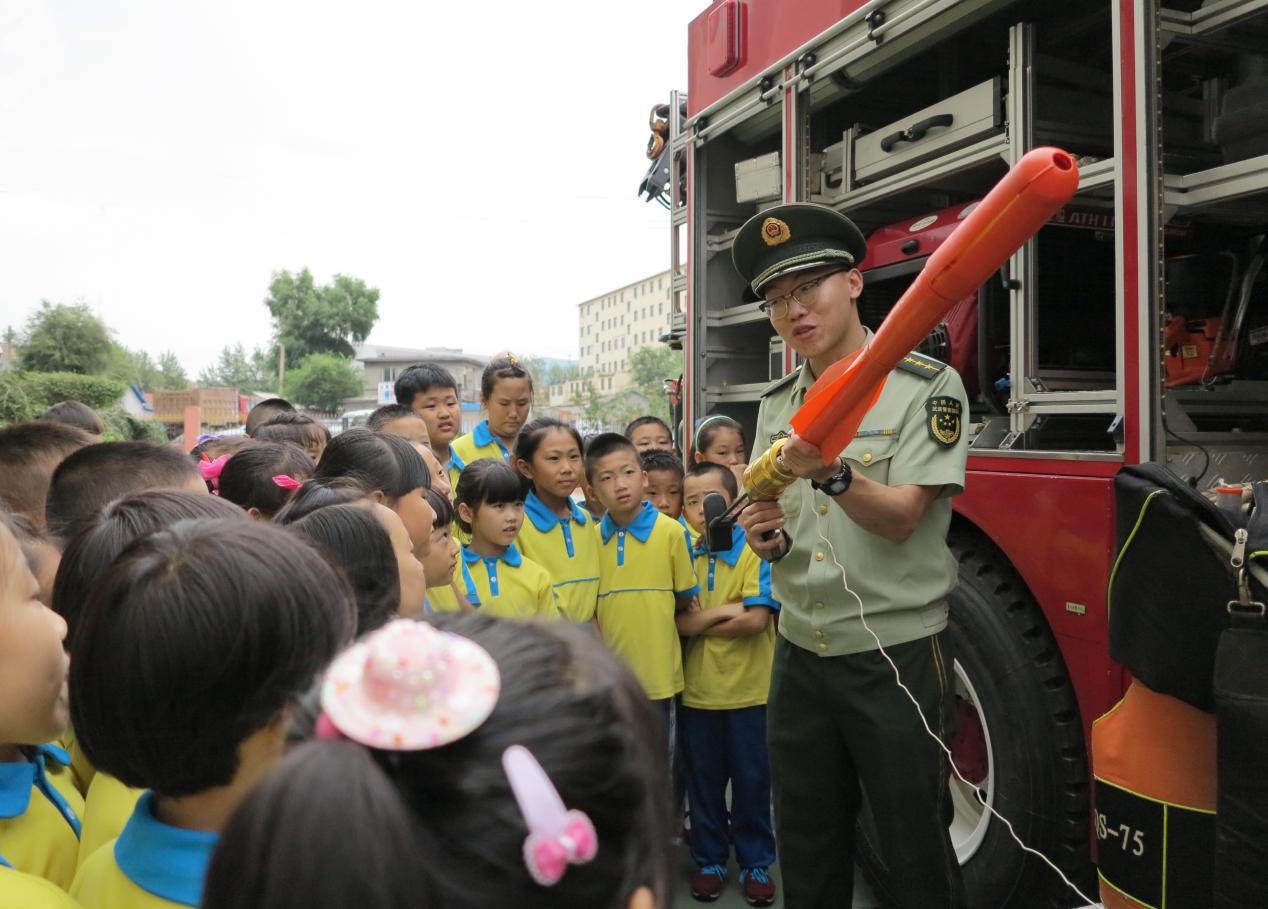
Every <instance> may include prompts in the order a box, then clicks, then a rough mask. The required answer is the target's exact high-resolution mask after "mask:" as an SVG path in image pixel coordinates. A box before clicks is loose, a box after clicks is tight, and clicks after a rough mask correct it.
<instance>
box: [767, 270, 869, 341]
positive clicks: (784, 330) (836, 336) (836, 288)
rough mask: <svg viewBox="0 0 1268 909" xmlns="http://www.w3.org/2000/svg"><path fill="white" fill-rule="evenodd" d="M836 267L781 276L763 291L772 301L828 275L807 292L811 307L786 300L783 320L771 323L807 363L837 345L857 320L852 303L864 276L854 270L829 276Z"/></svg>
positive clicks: (857, 295)
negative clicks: (786, 308) (786, 309)
mask: <svg viewBox="0 0 1268 909" xmlns="http://www.w3.org/2000/svg"><path fill="white" fill-rule="evenodd" d="M836 267H839V266H825V267H823V268H814V269H809V270H807V271H798V272H793V273H792V274H790V275H782V276H781V277H779V278H776V279H775V280H774V281H772V282H771V283H770V284H768V285H766V287H765V288H763V289H762V296H763V297H764V298H766V299H767V300H775V299H777V298H779V297H783V296H785V295H787V294H790V293H792V292H793V291H794V290H796V289H797V288H799V287H801V286H802V285H804V284H806V283H807V282H810V281H814V280H815V279H816V278H819V277H822V276H824V275H828V277H827V278H825V279H824V280H823V282H822V283H820V284H819V285H818V287H816V288H815V289H814V290H813V291H811V292H810V296H811V297H813V300H812V302H811V304H810V306H805V305H803V304H802V303H799V302H797V301H796V300H789V301H788V312H787V313H786V314H785V315H784V316H783V317H782V318H779V319H772V320H771V325H772V326H774V328H775V331H777V332H779V336H780V337H781V338H783V339H784V341H785V342H786V343H787V344H788V345H789V346H790V347H792V349H793V350H795V351H796V352H797V353H799V354H801V356H803V357H805V358H806V359H807V360H814V359H817V358H819V357H821V356H822V355H823V354H825V353H826V352H828V351H830V350H832V349H833V348H834V347H836V346H837V345H839V344H840V343H841V342H842V341H843V340H845V337H846V335H847V334H848V333H849V331H850V328H851V326H852V325H853V324H854V322H855V321H857V319H858V312H857V309H856V304H855V301H856V300H858V298H859V294H861V293H862V292H863V276H862V275H861V274H859V272H858V270H857V269H854V270H851V271H848V272H837V273H836V274H832V271H833V269H834V268H836Z"/></svg>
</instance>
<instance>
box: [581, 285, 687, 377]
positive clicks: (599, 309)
mask: <svg viewBox="0 0 1268 909" xmlns="http://www.w3.org/2000/svg"><path fill="white" fill-rule="evenodd" d="M577 309H578V314H579V323H580V345H581V375H582V376H583V377H585V378H589V379H591V380H592V381H593V382H594V387H595V389H596V390H597V391H598V392H599V394H601V395H605V396H606V395H610V394H613V393H614V392H618V391H621V390H622V389H624V388H627V387H628V386H629V384H630V354H632V353H633V352H634V351H636V350H638V349H639V348H640V347H648V346H650V345H653V344H658V343H660V338H661V336H662V335H664V334H666V333H668V331H669V317H670V303H669V272H668V271H663V272H660V273H658V274H655V275H652V276H651V277H650V278H644V279H643V280H641V281H636V282H635V283H633V284H627V285H626V286H625V287H619V288H617V289H616V290H613V291H609V292H608V293H606V294H603V295H602V296H599V297H595V298H594V299H592V300H586V301H585V302H584V303H582V304H580V306H578V307H577Z"/></svg>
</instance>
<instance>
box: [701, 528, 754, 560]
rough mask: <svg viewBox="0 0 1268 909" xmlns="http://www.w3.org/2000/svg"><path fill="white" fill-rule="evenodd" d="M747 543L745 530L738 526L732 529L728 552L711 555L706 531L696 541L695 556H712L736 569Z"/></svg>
mask: <svg viewBox="0 0 1268 909" xmlns="http://www.w3.org/2000/svg"><path fill="white" fill-rule="evenodd" d="M745 542H746V541H745V538H744V529H743V528H742V527H739V526H738V525H737V526H735V527H732V528H731V548H730V549H728V550H726V551H725V552H714V553H710V552H709V532H708V530H707V529H706V531H705V532H704V533H702V534H700V537H699V538H698V539H697V540H696V549H695V553H694V555H698V556H702V555H712V556H714V557H715V558H718V559H721V560H722V561H723V562H726V563H727V564H728V565H730V566H731V567H732V568H734V567H735V566H736V564H737V563H738V562H739V561H740V556H742V555H744V544H745Z"/></svg>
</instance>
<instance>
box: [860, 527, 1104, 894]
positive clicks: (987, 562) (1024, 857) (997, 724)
mask: <svg viewBox="0 0 1268 909" xmlns="http://www.w3.org/2000/svg"><path fill="white" fill-rule="evenodd" d="M948 542H949V543H950V546H951V551H952V552H953V553H954V554H955V557H956V559H957V560H958V561H959V563H960V584H959V587H957V588H956V590H955V592H954V593H953V594H952V595H951V596H950V598H949V599H950V604H951V618H950V624H949V625H948V628H947V637H948V638H949V641H948V643H949V645H950V648H951V650H952V651H953V653H954V655H955V659H956V662H957V663H958V664H959V665H960V668H961V669H962V670H963V671H964V674H965V676H966V677H967V678H968V680H969V682H970V683H971V684H972V686H973V688H974V690H975V691H976V693H977V696H978V699H979V704H980V709H981V711H982V714H983V718H984V720H985V724H986V726H987V728H988V729H989V730H990V732H991V750H992V752H993V754H992V758H993V761H994V783H995V797H994V808H995V810H996V811H998V812H999V813H1000V814H1002V815H1003V816H1004V817H1006V818H1008V819H1009V821H1011V822H1012V824H1013V827H1014V829H1015V830H1016V831H1017V835H1018V836H1020V837H1021V839H1022V841H1023V842H1024V843H1026V845H1027V846H1029V847H1031V848H1032V849H1037V850H1038V851H1040V852H1042V853H1043V854H1044V855H1046V856H1047V857H1048V858H1049V859H1051V860H1052V861H1053V862H1054V863H1055V864H1056V865H1057V867H1059V868H1061V870H1062V871H1063V872H1064V873H1065V874H1066V876H1067V877H1069V878H1070V879H1071V880H1072V881H1074V882H1075V883H1076V884H1078V885H1079V887H1080V888H1082V889H1083V892H1085V893H1089V894H1092V893H1094V892H1095V891H1094V889H1093V887H1094V885H1093V881H1094V876H1093V871H1092V864H1091V857H1090V842H1089V835H1090V823H1089V817H1090V807H1089V789H1088V765H1087V748H1086V744H1085V742H1084V736H1083V723H1082V720H1081V718H1080V715H1079V709H1078V704H1077V702H1076V700H1075V696H1074V689H1073V688H1072V687H1071V685H1070V679H1069V676H1068V674H1067V672H1066V668H1065V662H1064V660H1062V658H1061V652H1060V651H1059V650H1058V649H1057V645H1056V641H1055V640H1054V639H1053V637H1052V633H1051V631H1050V630H1049V628H1048V623H1047V621H1046V620H1045V619H1044V616H1043V613H1042V611H1041V610H1040V609H1039V605H1038V603H1036V602H1035V600H1034V598H1033V597H1032V596H1031V595H1030V592H1029V591H1028V590H1027V589H1026V586H1025V584H1024V583H1023V582H1022V580H1021V578H1020V577H1018V575H1017V573H1016V572H1015V571H1013V569H1012V567H1011V566H1010V565H1009V564H1008V561H1007V559H1005V558H1004V556H1003V554H1002V553H1000V551H999V550H998V549H997V548H996V547H995V546H993V545H992V544H991V543H990V542H989V541H988V540H987V539H986V538H985V537H984V536H983V535H982V534H980V533H978V532H977V531H973V530H967V529H953V530H952V532H951V536H950V539H949V541H948ZM913 709H914V708H913ZM870 829H871V819H870V817H868V816H867V814H866V811H865V812H864V815H863V816H862V818H861V819H860V822H859V836H858V840H857V842H858V846H857V852H858V862H859V865H860V867H861V868H862V869H863V872H864V874H865V875H866V877H867V879H868V881H869V882H870V883H871V884H872V887H873V889H874V890H875V891H876V894H877V896H879V897H880V898H881V899H890V900H892V896H891V893H892V891H891V890H890V888H889V886H888V882H887V878H888V874H887V871H886V868H885V862H884V859H883V858H882V857H881V855H880V854H879V853H878V852H877V850H876V847H875V845H874V843H875V839H874V837H871V836H870ZM962 867H963V869H964V883H965V889H966V891H967V895H968V906H969V907H971V909H1041V907H1042V909H1055V907H1068V906H1076V905H1083V903H1082V901H1081V900H1079V898H1078V897H1077V896H1076V895H1075V894H1074V893H1073V891H1071V890H1069V888H1067V887H1066V886H1065V885H1064V884H1063V883H1062V882H1061V879H1060V878H1059V877H1058V876H1057V875H1056V874H1055V873H1054V872H1053V871H1052V870H1051V869H1050V868H1048V867H1047V866H1046V865H1045V864H1044V863H1043V862H1041V861H1040V860H1039V859H1037V858H1035V857H1034V856H1032V855H1028V854H1026V853H1024V852H1022V850H1021V849H1020V848H1019V847H1018V846H1017V844H1016V843H1015V842H1014V841H1013V839H1012V837H1010V836H1009V834H1008V830H1007V829H1006V828H1005V827H1004V825H1003V824H1002V823H1000V822H999V821H998V820H991V821H990V823H989V825H988V827H987V828H986V831H985V836H984V837H983V839H982V840H981V843H980V845H978V847H977V849H976V850H975V851H974V852H973V854H972V855H971V856H969V858H968V860H967V861H965V862H963V863H962Z"/></svg>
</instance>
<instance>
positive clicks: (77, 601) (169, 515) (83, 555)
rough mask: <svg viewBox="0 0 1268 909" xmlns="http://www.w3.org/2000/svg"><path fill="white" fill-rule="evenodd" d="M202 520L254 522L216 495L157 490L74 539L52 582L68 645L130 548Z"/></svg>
mask: <svg viewBox="0 0 1268 909" xmlns="http://www.w3.org/2000/svg"><path fill="white" fill-rule="evenodd" d="M199 519H213V520H226V521H244V522H245V521H248V520H250V519H249V518H248V517H247V515H246V512H244V511H243V510H242V509H241V508H239V507H238V506H236V505H234V504H232V503H230V502H225V501H222V500H221V499H218V498H216V497H215V496H206V495H202V494H201V493H197V492H186V491H184V490H181V489H154V490H150V491H149V492H139V493H137V494H135V495H131V496H128V497H126V498H123V499H116V500H115V501H113V502H111V503H110V504H109V505H107V506H106V507H105V508H103V509H102V510H101V513H100V514H98V515H96V516H95V517H94V518H93V519H92V520H91V521H89V522H88V524H87V525H86V526H85V527H84V528H82V529H81V530H80V531H79V533H77V534H75V536H73V537H72V538H71V540H70V542H69V543H68V544H67V545H66V551H65V552H64V553H63V555H62V561H61V564H60V565H58V567H57V579H56V580H55V581H54V582H53V609H54V611H55V612H57V613H58V614H59V615H60V616H61V617H62V618H63V619H65V620H66V627H67V631H66V642H67V645H68V646H69V645H70V642H71V641H73V640H74V636H75V631H76V629H77V628H78V626H79V615H80V612H81V611H82V610H83V607H84V603H85V602H86V601H87V600H88V597H89V595H90V594H91V593H92V592H93V590H95V589H96V588H97V587H99V586H100V585H101V580H102V578H103V577H104V575H105V573H106V569H107V568H109V567H110V563H111V562H113V561H114V560H115V557H116V556H118V555H119V553H121V552H123V550H124V549H125V548H127V546H128V544H130V543H131V542H132V541H133V540H136V539H139V538H140V537H143V536H145V535H146V534H149V533H153V532H154V531H156V530H162V529H163V528H165V527H171V526H172V525H173V524H175V523H177V522H178V521H190V520H199Z"/></svg>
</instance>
